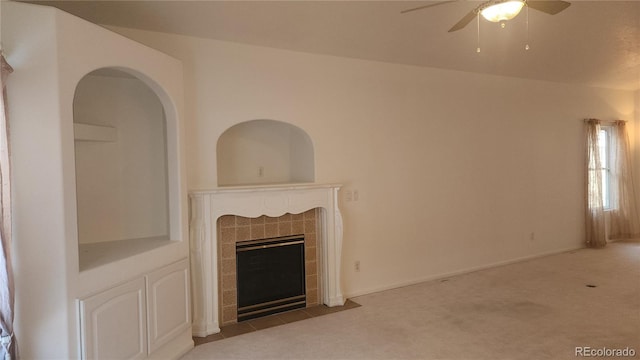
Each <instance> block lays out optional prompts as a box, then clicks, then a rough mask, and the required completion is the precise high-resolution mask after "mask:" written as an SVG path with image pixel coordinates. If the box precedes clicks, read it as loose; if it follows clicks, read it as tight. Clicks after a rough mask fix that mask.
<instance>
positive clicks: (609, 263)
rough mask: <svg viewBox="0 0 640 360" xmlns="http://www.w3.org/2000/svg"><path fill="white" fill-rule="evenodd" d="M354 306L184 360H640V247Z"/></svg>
mask: <svg viewBox="0 0 640 360" xmlns="http://www.w3.org/2000/svg"><path fill="white" fill-rule="evenodd" d="M354 300H355V301H356V302H357V303H359V304H361V305H362V306H361V307H358V308H354V309H351V310H348V311H342V312H337V313H335V314H330V315H326V316H322V317H317V318H311V319H307V320H303V321H298V322H294V323H290V324H286V325H282V326H278V327H273V328H269V329H265V330H260V331H256V332H252V333H249V334H245V335H241V336H236V337H233V338H229V339H223V340H220V341H216V342H212V343H208V344H203V345H201V346H198V347H196V348H195V349H193V350H192V351H191V352H189V353H188V354H187V355H185V356H184V357H183V359H184V360H189V359H491V360H495V359H527V360H530V359H575V358H576V347H583V348H586V347H589V348H590V349H592V350H587V349H583V350H582V351H583V353H587V352H589V351H593V353H592V354H595V355H597V351H601V350H603V349H604V348H606V349H609V351H611V350H612V349H625V348H629V349H633V350H634V351H635V356H634V357H630V358H632V359H633V358H635V359H640V242H618V243H612V244H609V246H607V247H606V248H605V249H600V250H591V249H583V250H577V251H573V252H569V253H563V254H558V255H553V256H548V257H544V258H539V259H535V260H530V261H526V262H522V263H517V264H512V265H506V266H501V267H497V268H493V269H488V270H483V271H478V272H474V273H470V274H465V275H460V276H456V277H452V278H449V279H443V280H438V281H431V282H425V283H422V284H418V285H414V286H408V287H404V288H399V289H394V290H389V291H385V292H380V293H376V294H371V295H365V296H361V297H357V298H355V299H354ZM600 358H601V357H600ZM627 358H629V357H627Z"/></svg>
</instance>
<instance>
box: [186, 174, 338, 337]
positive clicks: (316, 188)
mask: <svg viewBox="0 0 640 360" xmlns="http://www.w3.org/2000/svg"><path fill="white" fill-rule="evenodd" d="M339 189H340V185H334V184H303V185H280V186H259V187H229V188H218V189H213V190H203V191H193V192H191V193H190V194H189V199H190V223H189V229H190V231H189V236H190V245H191V288H192V291H191V293H192V305H193V306H192V309H193V310H192V311H193V312H192V314H193V335H194V336H199V337H203V336H207V335H210V334H214V333H217V332H219V331H220V326H221V325H226V324H230V323H234V322H236V316H237V315H236V313H237V299H236V297H237V295H236V289H235V243H236V242H238V241H243V240H252V239H262V238H270V237H276V236H286V235H297V234H304V235H305V272H306V275H307V278H306V283H307V289H306V291H307V303H308V306H312V305H314V304H319V303H322V304H325V305H327V306H342V305H344V298H343V296H342V288H341V284H340V261H341V254H342V216H341V214H340V210H339V208H338V191H339Z"/></svg>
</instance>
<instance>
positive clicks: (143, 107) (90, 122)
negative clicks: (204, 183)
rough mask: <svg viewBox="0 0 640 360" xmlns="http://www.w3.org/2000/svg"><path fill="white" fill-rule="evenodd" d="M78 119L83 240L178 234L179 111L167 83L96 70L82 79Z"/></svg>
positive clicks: (77, 94) (77, 163) (78, 187)
mask: <svg viewBox="0 0 640 360" xmlns="http://www.w3.org/2000/svg"><path fill="white" fill-rule="evenodd" d="M73 123H74V138H75V142H74V143H75V170H76V202H77V225H78V243H79V245H80V246H81V247H82V246H83V245H89V244H96V243H103V242H114V241H123V240H130V241H133V240H135V241H138V242H139V241H140V240H141V239H149V240H151V241H154V242H158V243H161V242H163V240H170V239H173V238H174V236H176V235H175V234H173V232H176V233H178V232H179V230H178V229H176V228H175V227H173V226H171V224H172V223H173V222H174V221H177V220H175V218H177V217H179V216H180V214H178V213H174V211H172V210H171V209H174V207H173V206H172V205H171V204H172V203H177V202H178V201H179V190H178V189H177V179H173V178H172V176H169V174H177V171H176V170H175V169H176V166H177V165H176V163H177V158H176V156H177V148H176V145H177V144H176V141H175V140H173V139H175V134H176V131H177V115H176V109H175V107H174V105H173V103H172V102H171V101H170V98H169V97H168V96H167V94H166V93H165V92H164V91H163V90H162V89H161V87H160V86H158V85H157V84H156V83H154V82H153V81H152V80H151V79H149V78H148V77H146V76H144V74H141V73H139V72H137V71H135V70H131V69H124V68H119V67H112V68H100V69H97V70H94V71H92V72H90V73H88V74H86V75H85V76H84V77H83V78H82V79H81V80H80V81H79V82H78V84H77V86H76V89H75V93H74V100H73ZM174 177H175V176H174ZM132 244H133V243H132ZM132 244H131V245H132ZM82 253H83V252H82V251H81V252H80V257H81V259H80V268H81V270H82V269H83V267H86V266H84V265H87V262H86V261H83V259H82Z"/></svg>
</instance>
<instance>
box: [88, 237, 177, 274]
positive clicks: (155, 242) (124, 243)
mask: <svg viewBox="0 0 640 360" xmlns="http://www.w3.org/2000/svg"><path fill="white" fill-rule="evenodd" d="M174 242H175V241H172V240H169V238H168V237H166V236H155V237H146V238H140V239H125V240H117V241H103V242H97V243H86V244H78V256H79V268H80V269H79V270H80V271H85V270H89V269H93V268H96V267H98V266H102V265H106V264H109V263H112V262H115V261H118V260H122V259H126V258H128V257H131V256H134V255H138V254H142V253H144V252H147V251H151V250H153V249H157V248H159V247H162V246H165V245H168V244H171V243H174Z"/></svg>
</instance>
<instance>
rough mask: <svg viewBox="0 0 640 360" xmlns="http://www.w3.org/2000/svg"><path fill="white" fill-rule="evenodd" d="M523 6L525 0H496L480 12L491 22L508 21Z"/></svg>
mask: <svg viewBox="0 0 640 360" xmlns="http://www.w3.org/2000/svg"><path fill="white" fill-rule="evenodd" d="M523 6H524V0H507V1H496V2H493V3H492V4H491V5H489V6H487V7H485V8H484V9H482V10H480V14H482V17H484V18H485V19H487V20H489V21H491V22H500V21H506V20H511V19H513V18H514V17H516V16H517V15H518V14H519V13H520V10H522V7H523Z"/></svg>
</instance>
